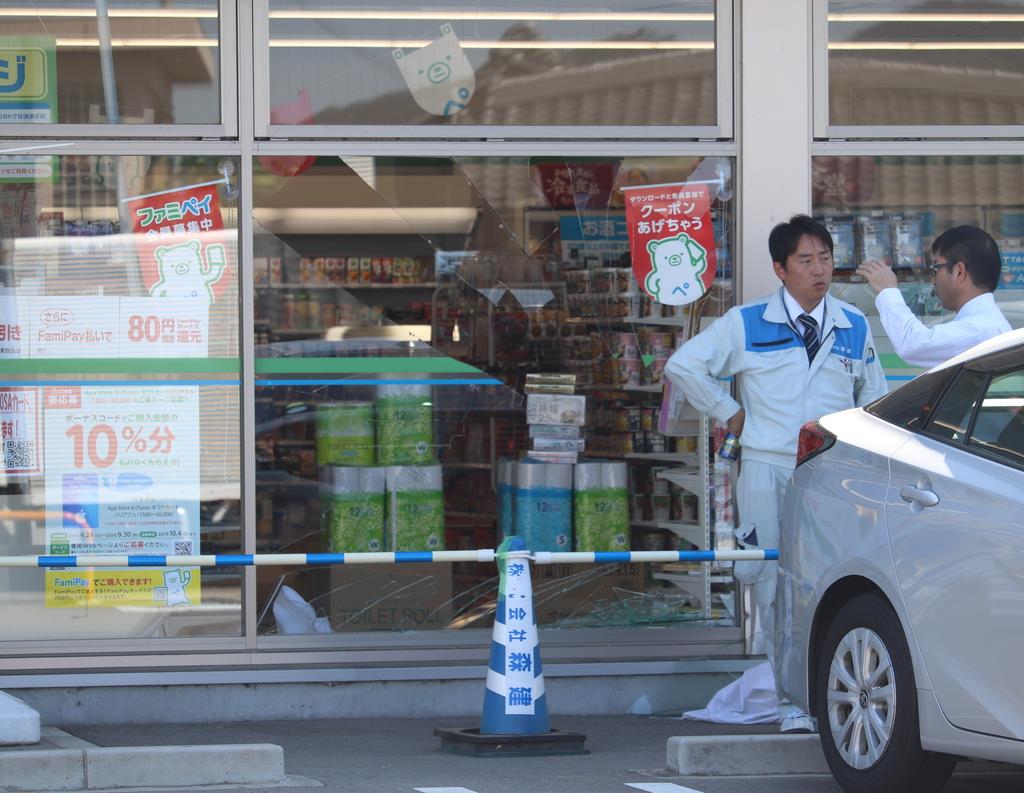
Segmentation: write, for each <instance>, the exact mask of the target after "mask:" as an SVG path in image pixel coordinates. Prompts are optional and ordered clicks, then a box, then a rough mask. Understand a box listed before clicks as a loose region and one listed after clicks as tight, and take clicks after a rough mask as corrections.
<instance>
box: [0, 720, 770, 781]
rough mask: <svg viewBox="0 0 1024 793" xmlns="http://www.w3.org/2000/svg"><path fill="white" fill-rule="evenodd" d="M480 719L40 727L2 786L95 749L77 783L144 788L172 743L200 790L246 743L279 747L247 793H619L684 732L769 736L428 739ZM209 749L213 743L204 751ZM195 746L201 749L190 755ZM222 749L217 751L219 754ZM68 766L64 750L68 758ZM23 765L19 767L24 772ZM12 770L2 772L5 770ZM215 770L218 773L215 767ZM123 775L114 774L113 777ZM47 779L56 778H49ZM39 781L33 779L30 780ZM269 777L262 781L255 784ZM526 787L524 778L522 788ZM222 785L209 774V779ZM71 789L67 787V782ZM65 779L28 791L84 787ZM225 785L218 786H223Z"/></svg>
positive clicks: (674, 729) (610, 723) (640, 726)
mask: <svg viewBox="0 0 1024 793" xmlns="http://www.w3.org/2000/svg"><path fill="white" fill-rule="evenodd" d="M475 726H479V719H476V720H474V719H472V718H467V719H457V718H456V719H453V718H450V717H445V718H439V719H395V718H387V719H382V718H373V719H370V718H367V719H331V720H309V721H272V722H271V721H268V722H235V723H230V724H228V723H224V724H218V723H213V724H209V723H207V724H197V725H187V724H166V725H164V724H143V725H127V726H125V727H113V726H96V727H81V726H80V727H74V728H71V729H70V730H69V731H68V732H67V733H63V732H61V731H60V730H56V729H54V728H45V727H44V734H43V741H42V742H41V743H40V744H38V745H36V746H33V747H2V748H0V790H17V789H19V784H20V785H21V788H24V787H26V786H27V785H26V783H25V781H24V779H22V780H21V781H20V782H19V780H18V779H15V778H12V773H13V771H12V769H13V768H14V767H13V766H11V765H10V764H8V765H5V761H10V759H11V758H12V757H13V756H15V755H17V754H19V753H20V754H22V755H24V754H29V753H31V754H32V755H34V760H35V762H34V763H32V765H31V767H35V768H37V769H40V770H41V769H42V767H43V766H44V765H45V763H44V762H43V760H44V758H47V757H48V758H50V759H51V760H52V759H53V758H55V757H57V756H58V755H59V754H60V753H62V752H65V753H66V752H69V751H74V750H75V749H78V750H81V751H83V752H85V753H86V754H88V752H89V751H90V749H89V747H93V751H95V750H97V749H102V750H103V751H104V752H108V753H111V756H112V757H114V758H115V759H116V760H117V761H118V762H120V763H121V764H122V765H121V766H120V768H119V770H118V768H116V767H114V766H111V765H109V764H108V766H107V767H106V769H105V770H104V772H103V775H102V776H98V775H97V774H96V773H92V774H89V773H88V769H87V774H86V775H87V776H88V777H89V778H88V779H87V780H85V781H86V782H87V783H88V784H91V785H92V788H91V789H109V788H110V787H112V786H113V784H114V782H113V781H112V780H116V784H117V785H118V786H121V787H134V788H136V789H149V788H146V787H145V785H144V784H143V785H140V784H139V782H141V781H143V779H150V780H151V779H153V774H154V773H157V772H158V769H157V768H156V766H154V763H155V762H157V760H155V759H154V757H156V758H157V759H159V756H160V755H161V753H160V752H154V751H153V750H152V749H151V748H150V747H177V749H175V750H173V751H175V752H177V756H176V757H175V758H174V760H173V763H172V765H171V768H175V767H176V768H178V769H181V770H180V771H179V772H177V776H175V772H173V771H172V770H159V773H161V774H165V777H164V778H165V779H167V780H168V782H170V783H171V784H174V785H177V786H179V787H178V789H179V790H180V789H181V787H180V786H182V785H190V784H191V785H195V784H198V782H197V781H195V780H196V779H197V777H196V774H197V773H199V772H201V771H202V769H203V764H205V763H209V764H210V766H209V767H210V768H211V769H223V768H224V767H231V768H236V769H238V768H241V769H242V770H248V771H252V770H253V769H252V768H251V767H249V766H252V764H254V763H255V764H258V763H263V764H264V766H266V764H267V763H268V762H271V761H272V759H273V758H272V757H269V756H267V755H264V754H261V753H260V752H256V753H251V752H250V754H248V755H241V754H239V752H240V751H241V749H240V747H243V746H258V747H267V746H279V747H281V748H282V749H283V750H284V751H283V756H284V764H283V771H284V773H283V774H281V775H279V778H278V779H277V781H269V782H267V783H266V784H265V785H261V783H259V782H258V781H257V778H256V777H250V781H237V779H236V781H235V782H233V783H230V782H229V784H233V785H234V788H235V789H244V790H247V791H255V790H268V791H269V790H274V789H278V788H280V787H282V786H288V787H307V788H315V789H319V790H326V791H345V793H364V792H365V793H381V791H403V792H404V793H408V791H411V790H414V789H415V788H417V787H442V788H443V787H450V786H451V785H452V783H453V780H458V785H459V786H461V787H464V788H469V789H473V790H487V791H489V793H500V792H501V791H509V793H511V791H517V793H523V792H524V791H542V790H557V791H558V792H559V793H592V791H596V790H601V789H603V788H602V787H601V786H600V785H598V786H597V787H595V780H606V779H607V780H609V784H608V787H607V789H608V790H613V789H614V790H622V789H623V788H622V782H621V781H618V782H617V783H616V784H614V785H613V784H611V782H610V780H611V779H612V778H614V779H615V780H618V779H619V778H621V777H623V775H624V774H625V775H632V776H631V778H641V779H643V778H649V779H655V780H656V779H659V778H663V777H664V774H665V766H666V760H665V758H666V745H667V742H668V740H669V738H671V737H674V736H682V735H708V734H713V735H723V736H724V735H759V734H777V732H778V727H777V725H767V726H758V727H731V726H730V727H726V726H722V725H712V724H705V723H698V722H684V721H681V720H679V719H678V718H664V717H646V716H643V717H634V716H590V717H585V716H577V717H567V718H559V717H557V716H555V717H552V726H553V727H555V728H557V729H561V730H571V731H575V732H582V733H585V734H586V735H587V743H586V746H587V748H588V749H589V750H590V754H588V755H577V756H568V757H552V758H545V757H523V758H493V759H480V758H473V757H464V756H460V755H454V754H449V753H445V752H442V751H441V750H440V740H439V739H438V738H436V737H434V735H433V734H432V731H433V729H434V728H435V727H475ZM133 747H147V749H146V751H134V750H133V751H132V752H128V753H124V754H121V755H115V754H112V750H115V749H131V748H133ZM209 747H213V749H212V750H211V749H210V748H209ZM199 748H201V749H202V751H199V752H197V751H196V750H197V749H199ZM218 748H219V751H218ZM65 759H66V755H65ZM28 767H30V766H28V765H23V766H21V768H22V769H24V768H28ZM5 768H6V769H8V772H9V773H3V770H4V769H5ZM218 772H219V771H218ZM118 773H120V777H119V778H117V774H118ZM55 778H56V777H55ZM33 779H34V780H36V781H37V782H38V779H39V775H38V773H37V774H36V776H35V777H33ZM264 779H268V780H269V779H271V777H264ZM528 780H533V781H528ZM213 781H220V782H221V783H222V784H223V783H224V782H226V781H227V780H224V779H223V778H222V779H220V780H214V779H212V778H211V779H210V780H209V782H211V783H212V782H213ZM71 782H73V780H71ZM83 787H84V786H82V785H80V786H78V787H77V788H76V786H75V785H74V784H72V783H68V784H65V785H61V786H56V785H55V786H52V787H49V788H47V787H40V786H39V785H38V784H35V786H34V789H36V790H40V789H49V790H57V789H61V788H63V789H82V788H83ZM222 789H226V788H222Z"/></svg>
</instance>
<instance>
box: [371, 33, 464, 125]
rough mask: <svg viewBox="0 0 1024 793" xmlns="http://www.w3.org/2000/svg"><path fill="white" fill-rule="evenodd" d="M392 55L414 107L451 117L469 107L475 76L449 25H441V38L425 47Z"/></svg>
mask: <svg viewBox="0 0 1024 793" xmlns="http://www.w3.org/2000/svg"><path fill="white" fill-rule="evenodd" d="M391 54H392V55H393V56H394V59H395V63H396V64H398V69H399V71H400V72H401V73H402V77H403V78H404V80H405V84H406V85H407V86H409V90H410V91H411V92H412V97H413V99H415V100H416V104H418V105H419V106H420V107H422V108H423V109H424V110H426V111H427V112H428V113H430V114H431V115H435V116H454V115H455V114H456V113H458V112H459V111H460V110H463V109H464V108H465V107H466V105H468V104H469V100H470V99H471V98H472V96H473V91H474V90H475V89H476V75H475V74H473V67H472V66H471V65H470V63H469V59H468V58H467V57H466V53H464V52H463V51H462V45H460V44H459V40H458V38H457V37H456V36H455V31H454V30H453V29H452V26H451V25H442V26H441V38H439V39H437V40H436V41H432V42H430V44H428V45H427V46H426V47H422V48H420V49H418V50H416V51H415V52H412V53H409V54H408V55H406V54H405V53H404V52H403V51H402V50H394V51H393V52H392V53H391Z"/></svg>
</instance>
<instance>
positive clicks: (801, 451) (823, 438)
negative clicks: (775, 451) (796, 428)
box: [796, 421, 836, 465]
mask: <svg viewBox="0 0 1024 793" xmlns="http://www.w3.org/2000/svg"><path fill="white" fill-rule="evenodd" d="M835 442H836V436H835V435H833V434H832V433H831V432H829V431H828V430H827V429H825V428H824V427H822V426H821V425H820V424H819V423H818V422H816V421H808V422H807V423H806V424H804V425H803V426H802V427H801V428H800V438H799V440H797V442H796V464H797V465H802V464H803V463H806V462H807V461H808V460H810V459H811V458H812V457H817V456H818V455H819V454H821V453H822V452H824V451H827V450H829V449H831V448H832V447H833V446H834V445H835Z"/></svg>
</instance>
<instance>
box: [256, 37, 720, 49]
mask: <svg viewBox="0 0 1024 793" xmlns="http://www.w3.org/2000/svg"><path fill="white" fill-rule="evenodd" d="M430 43H431V39H271V40H270V46H271V47H291V48H302V47H310V48H321V47H322V48H345V49H347V48H382V49H396V48H399V47H412V48H416V49H418V48H420V47H426V46H427V45H428V44H430ZM459 44H460V45H461V46H462V48H463V49H467V50H713V49H714V48H715V43H714V42H713V41H498V40H493V41H467V40H460V41H459Z"/></svg>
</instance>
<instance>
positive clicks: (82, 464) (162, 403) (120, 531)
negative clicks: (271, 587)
mask: <svg viewBox="0 0 1024 793" xmlns="http://www.w3.org/2000/svg"><path fill="white" fill-rule="evenodd" d="M42 398H43V404H44V411H43V421H44V426H45V434H46V446H45V451H44V455H45V465H44V468H45V477H46V497H47V519H46V552H47V554H51V555H84V554H109V555H129V554H130V555H137V554H152V555H165V554H169V555H190V554H198V552H199V438H200V435H199V389H198V387H197V386H175V385H167V386H153V387H147V386H145V385H137V386H132V387H131V388H123V387H118V386H104V385H100V384H97V385H78V386H53V387H46V388H44V389H43V397H42ZM199 602H200V587H199V568H174V567H170V568H138V567H135V568H122V569H114V568H97V569H92V570H90V569H86V568H77V567H75V568H65V569H54V570H47V572H46V605H47V607H56V608H59V607H82V606H93V607H95V606H186V605H197V604H198V603H199Z"/></svg>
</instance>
